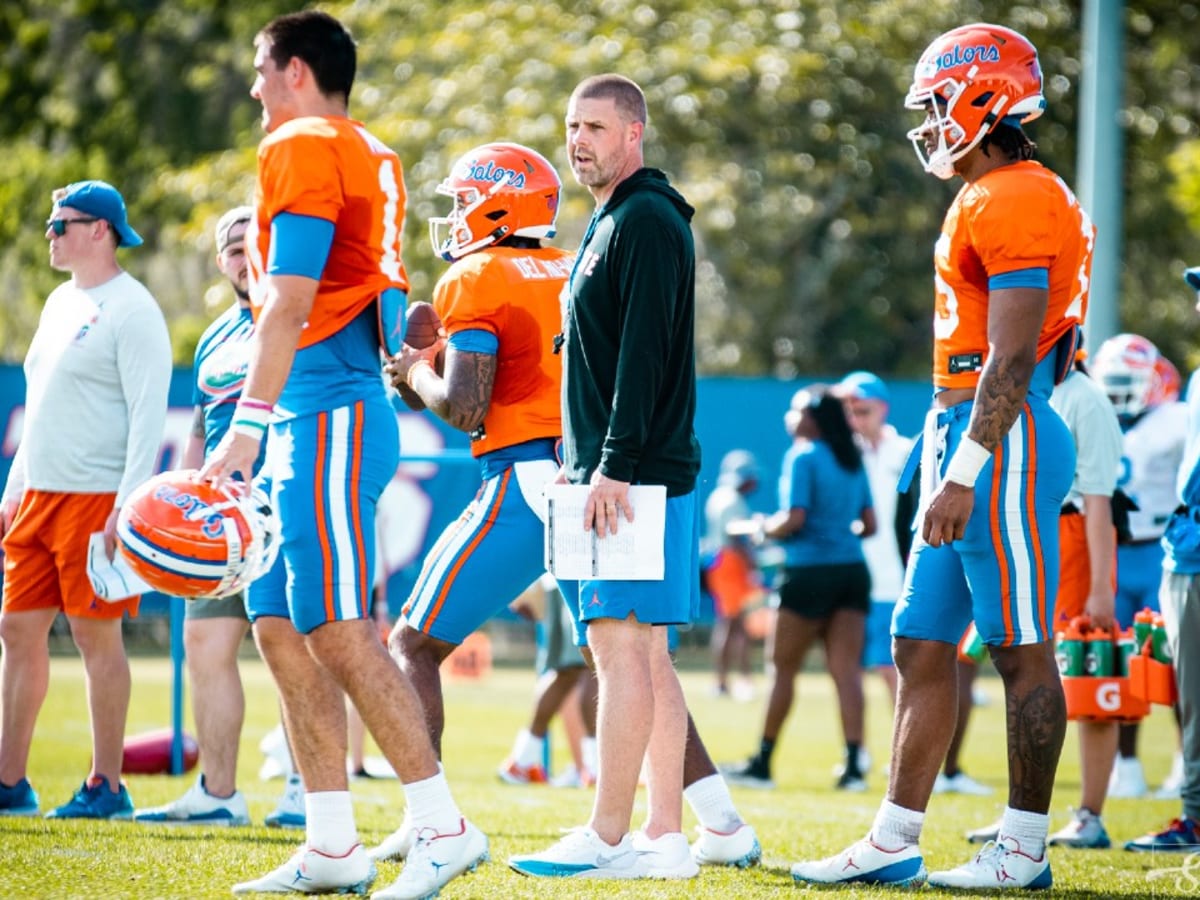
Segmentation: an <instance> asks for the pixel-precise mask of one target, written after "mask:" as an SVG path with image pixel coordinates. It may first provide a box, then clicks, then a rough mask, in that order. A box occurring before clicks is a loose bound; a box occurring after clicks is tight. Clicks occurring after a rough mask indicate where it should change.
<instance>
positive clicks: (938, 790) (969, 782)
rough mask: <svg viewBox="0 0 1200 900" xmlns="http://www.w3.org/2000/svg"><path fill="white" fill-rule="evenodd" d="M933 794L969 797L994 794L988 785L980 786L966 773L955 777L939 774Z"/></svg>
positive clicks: (960, 773) (935, 780)
mask: <svg viewBox="0 0 1200 900" xmlns="http://www.w3.org/2000/svg"><path fill="white" fill-rule="evenodd" d="M933 792H934V793H935V794H963V795H965V796H968V797H988V796H990V795H991V794H992V789H991V788H990V787H988V786H987V785H986V784H980V783H979V782H978V781H976V780H975V779H974V778H972V777H971V776H970V775H968V774H967V773H966V772H962V771H960V772H958V773H957V774H955V775H943V774H942V773H941V772H938V777H937V778H935V779H934V781H933Z"/></svg>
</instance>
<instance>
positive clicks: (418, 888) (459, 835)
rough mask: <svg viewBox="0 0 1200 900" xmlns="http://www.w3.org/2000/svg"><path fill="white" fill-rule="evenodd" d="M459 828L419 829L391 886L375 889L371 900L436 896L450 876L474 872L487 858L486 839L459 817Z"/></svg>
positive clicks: (410, 899)
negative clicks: (441, 829) (456, 829)
mask: <svg viewBox="0 0 1200 900" xmlns="http://www.w3.org/2000/svg"><path fill="white" fill-rule="evenodd" d="M459 826H460V827H459V830H458V831H454V832H450V833H449V834H438V833H437V832H436V831H434V830H433V829H432V828H422V829H421V830H420V831H419V832H418V833H417V840H416V843H415V844H413V846H412V848H411V849H410V850H409V851H408V859H407V860H406V861H405V863H404V868H403V869H402V870H401V871H400V877H399V878H397V879H396V880H395V881H394V882H393V883H392V885H391V887H388V888H385V889H384V890H382V891H376V892H375V893H373V894H372V895H371V900H423V898H427V897H434V896H436V895H437V893H438V891H440V890H441V889H442V888H443V887H445V886H446V884H447V883H449V882H450V880H451V879H453V878H457V877H458V876H459V875H461V874H463V873H464V872H474V871H475V868H476V866H478V865H479V864H480V863H481V862H486V861H487V858H488V839H487V835H485V834H484V833H483V832H482V831H480V830H479V829H478V828H476V827H475V826H474V825H472V824H471V823H470V822H468V821H467V820H466V819H460V820H459Z"/></svg>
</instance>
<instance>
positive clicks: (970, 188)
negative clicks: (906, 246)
mask: <svg viewBox="0 0 1200 900" xmlns="http://www.w3.org/2000/svg"><path fill="white" fill-rule="evenodd" d="M1095 236H1096V230H1095V228H1094V227H1093V225H1092V222H1091V220H1090V219H1089V218H1088V215H1087V213H1086V212H1085V211H1084V210H1083V207H1081V206H1080V205H1079V201H1078V200H1076V199H1075V195H1074V194H1072V193H1071V190H1070V188H1068V187H1067V185H1066V183H1065V182H1063V180H1062V179H1061V178H1059V177H1058V176H1057V175H1055V174H1054V173H1053V172H1051V171H1050V170H1049V169H1046V168H1045V167H1043V166H1042V165H1040V164H1039V163H1036V162H1032V161H1025V162H1016V163H1012V164H1010V165H1005V166H1001V167H1000V168H998V169H993V170H992V171H991V172H988V173H987V174H986V175H984V176H983V177H982V178H980V179H979V180H977V181H974V182H971V183H969V184H966V185H964V186H963V187H962V189H961V190H960V191H959V192H958V196H957V197H955V198H954V203H953V204H951V206H950V210H949V211H948V212H947V213H946V218H945V221H944V222H943V223H942V233H941V236H940V237H939V238H938V241H937V246H936V247H935V248H934V267H935V313H934V318H933V335H934V351H933V383H934V385H935V386H936V387H937V388H964V387H975V385H976V384H977V383H978V381H979V373H980V370H981V369H982V368H983V365H984V363H985V362H986V361H987V353H988V339H987V321H988V295H989V284H988V280H989V279H990V278H994V277H996V276H998V275H1005V274H1007V273H1013V272H1020V271H1022V270H1026V269H1045V270H1047V271H1048V273H1049V302H1048V303H1047V306H1046V315H1045V318H1044V319H1043V321H1042V328H1041V333H1040V334H1039V335H1038V346H1037V358H1038V361H1039V362H1040V361H1041V360H1042V359H1044V358H1045V357H1046V356H1047V355H1048V354H1049V353H1050V352H1051V350H1052V349H1053V348H1054V347H1055V345H1056V344H1057V342H1058V340H1059V338H1061V337H1063V335H1064V334H1066V333H1067V332H1069V331H1071V330H1072V329H1073V328H1075V327H1076V325H1077V324H1078V323H1079V322H1081V321H1082V320H1083V316H1084V313H1085V312H1086V311H1087V299H1088V284H1089V280H1090V278H1091V266H1092V247H1093V244H1094V242H1095ZM1066 362H1069V360H1067V361H1066Z"/></svg>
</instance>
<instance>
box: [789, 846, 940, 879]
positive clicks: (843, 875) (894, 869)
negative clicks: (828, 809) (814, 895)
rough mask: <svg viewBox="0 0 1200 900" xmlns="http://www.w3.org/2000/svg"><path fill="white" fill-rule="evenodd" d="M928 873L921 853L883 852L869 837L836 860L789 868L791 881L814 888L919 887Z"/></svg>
mask: <svg viewBox="0 0 1200 900" xmlns="http://www.w3.org/2000/svg"><path fill="white" fill-rule="evenodd" d="M927 874H928V872H927V871H926V869H925V859H924V857H922V856H921V849H920V848H919V847H918V846H917V845H916V844H913V845H911V846H908V847H902V848H900V849H899V850H884V849H883V848H882V847H880V846H878V845H876V844H874V843H872V841H871V839H870V836H867V837H865V838H863V839H862V840H861V841H858V842H857V843H855V844H851V845H850V846H849V847H847V848H846V849H845V850H843V851H842V852H841V853H839V854H837V856H829V857H826V858H825V859H819V860H816V861H814V862H798V863H796V864H795V865H794V866H792V878H794V879H795V880H796V881H807V882H812V883H814V884H890V885H894V886H896V887H919V886H920V885H921V884H922V883H923V882H924V881H925V877H926V875H927Z"/></svg>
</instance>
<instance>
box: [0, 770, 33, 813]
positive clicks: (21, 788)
mask: <svg viewBox="0 0 1200 900" xmlns="http://www.w3.org/2000/svg"><path fill="white" fill-rule="evenodd" d="M37 814H38V795H37V791H35V790H34V789H33V785H31V784H30V783H29V779H28V778H22V779H21V780H20V781H18V782H17V783H16V784H14V785H13V786H12V787H9V786H8V785H7V784H0V816H36V815H37Z"/></svg>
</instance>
